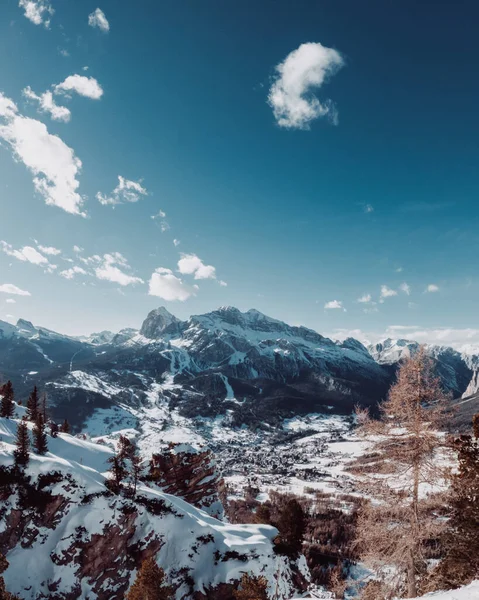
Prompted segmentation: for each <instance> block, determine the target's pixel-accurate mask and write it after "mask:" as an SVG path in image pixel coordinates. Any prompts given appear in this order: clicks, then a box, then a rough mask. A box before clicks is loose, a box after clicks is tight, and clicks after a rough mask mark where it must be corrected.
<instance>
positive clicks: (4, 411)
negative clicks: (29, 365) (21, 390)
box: [0, 381, 15, 419]
mask: <svg viewBox="0 0 479 600" xmlns="http://www.w3.org/2000/svg"><path fill="white" fill-rule="evenodd" d="M2 394H3V395H2V401H1V404H0V417H4V418H7V419H10V418H11V417H13V414H14V413H15V403H14V393H13V385H12V382H11V381H7V383H6V384H5V385H4V386H3V389H2Z"/></svg>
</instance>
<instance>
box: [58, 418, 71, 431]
mask: <svg viewBox="0 0 479 600" xmlns="http://www.w3.org/2000/svg"><path fill="white" fill-rule="evenodd" d="M70 430H71V428H70V423H69V422H68V421H67V420H66V419H65V420H64V421H63V423H62V424H61V425H60V431H61V432H62V433H70Z"/></svg>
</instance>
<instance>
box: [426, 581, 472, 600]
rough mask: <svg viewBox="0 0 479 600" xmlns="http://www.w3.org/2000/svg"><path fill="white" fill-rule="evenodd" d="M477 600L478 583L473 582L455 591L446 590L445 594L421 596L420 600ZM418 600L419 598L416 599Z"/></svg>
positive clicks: (435, 593)
mask: <svg viewBox="0 0 479 600" xmlns="http://www.w3.org/2000/svg"><path fill="white" fill-rule="evenodd" d="M429 598H430V599H431V600H478V598H479V581H473V582H472V583H471V584H469V585H466V586H464V587H461V588H459V589H457V590H448V591H447V592H434V593H433V594H426V595H425V596H421V600H425V599H429ZM416 600H419V598H416Z"/></svg>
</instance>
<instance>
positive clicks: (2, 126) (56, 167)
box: [0, 92, 85, 216]
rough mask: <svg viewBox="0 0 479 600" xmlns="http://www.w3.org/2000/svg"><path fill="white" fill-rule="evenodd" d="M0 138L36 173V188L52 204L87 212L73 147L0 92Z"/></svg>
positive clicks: (34, 181) (34, 182) (78, 162)
mask: <svg viewBox="0 0 479 600" xmlns="http://www.w3.org/2000/svg"><path fill="white" fill-rule="evenodd" d="M0 117H3V118H2V119H0V139H3V140H4V141H5V142H7V143H8V144H9V145H10V147H11V149H12V152H13V154H14V157H15V159H16V160H19V161H21V162H23V164H24V165H25V166H26V167H27V169H28V170H29V171H31V173H32V174H33V176H34V177H33V184H34V186H35V190H36V191H37V192H38V193H39V194H41V195H42V196H43V197H44V198H45V202H46V204H48V205H51V206H58V207H59V208H63V210H65V211H67V212H69V213H72V214H76V215H82V216H85V215H84V213H82V212H81V210H80V209H81V206H82V204H83V198H82V197H81V196H80V194H79V193H78V192H77V189H78V187H79V185H80V183H79V181H78V179H77V177H78V174H79V172H80V169H81V166H82V163H81V160H80V159H79V158H77V157H76V156H75V153H74V151H73V150H72V149H71V148H69V147H68V146H67V145H66V144H65V142H64V141H63V140H62V139H61V138H59V137H58V136H56V135H52V134H51V133H49V132H48V129H47V127H46V125H44V123H42V122H41V121H37V120H36V119H30V118H28V117H24V116H22V115H21V114H19V113H18V109H17V107H16V106H15V104H14V103H13V102H12V101H11V100H10V99H9V98H6V97H5V96H4V95H3V94H2V93H1V92H0Z"/></svg>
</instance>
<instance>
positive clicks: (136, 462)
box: [130, 452, 143, 496]
mask: <svg viewBox="0 0 479 600" xmlns="http://www.w3.org/2000/svg"><path fill="white" fill-rule="evenodd" d="M142 470H143V469H142V465H141V456H140V455H139V454H138V452H135V453H134V454H133V456H132V457H131V473H130V474H131V479H132V482H133V496H135V495H136V488H137V485H138V481H139V480H140V477H141V473H142Z"/></svg>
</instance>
